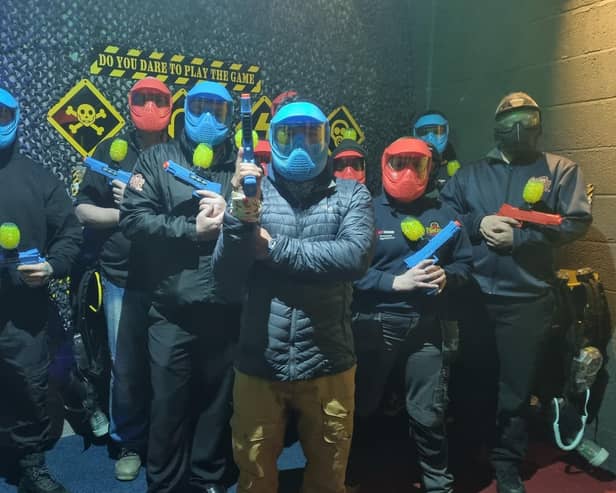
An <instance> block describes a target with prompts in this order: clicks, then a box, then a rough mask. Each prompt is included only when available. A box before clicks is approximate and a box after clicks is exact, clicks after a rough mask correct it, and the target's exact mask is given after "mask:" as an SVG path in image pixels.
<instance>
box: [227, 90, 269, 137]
mask: <svg viewBox="0 0 616 493" xmlns="http://www.w3.org/2000/svg"><path fill="white" fill-rule="evenodd" d="M271 110H272V101H271V100H270V98H268V97H267V96H261V97H260V98H259V99H258V100H257V101H256V102H255V103H253V104H252V111H251V112H252V129H253V130H254V131H255V132H257V134H258V135H259V140H267V139H269V124H270V120H271V118H272V114H271ZM240 128H242V123H241V122H240V123H238V124H237V125H236V126H235V131H236V132H237V131H238V130H239V129H240Z"/></svg>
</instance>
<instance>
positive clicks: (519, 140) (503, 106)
mask: <svg viewBox="0 0 616 493" xmlns="http://www.w3.org/2000/svg"><path fill="white" fill-rule="evenodd" d="M541 131H542V128H541V111H540V109H539V106H538V105H537V103H536V102H535V101H534V100H533V99H532V98H531V97H530V96H528V95H527V94H525V93H513V94H509V95H508V96H505V98H503V100H502V101H501V102H500V103H499V105H498V107H497V109H496V114H495V118H494V140H495V141H496V145H497V146H498V148H499V149H500V150H501V151H503V152H504V153H505V154H507V155H509V156H511V157H512V158H518V157H525V156H528V155H532V154H534V153H536V152H537V144H538V141H539V136H540V135H541Z"/></svg>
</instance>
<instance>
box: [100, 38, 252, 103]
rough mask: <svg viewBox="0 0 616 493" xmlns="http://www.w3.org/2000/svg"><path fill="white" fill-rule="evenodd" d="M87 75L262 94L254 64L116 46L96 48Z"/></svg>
mask: <svg viewBox="0 0 616 493" xmlns="http://www.w3.org/2000/svg"><path fill="white" fill-rule="evenodd" d="M90 73H91V74H95V75H109V76H111V77H124V78H128V79H135V80H136V79H143V78H144V77H147V76H151V77H157V78H158V79H160V80H161V81H163V82H166V83H168V84H179V85H193V84H195V83H196V82H198V81H200V80H211V81H214V82H219V83H221V84H223V85H224V86H225V87H226V88H227V89H228V90H229V91H237V92H251V93H253V94H257V93H260V92H261V86H262V80H261V68H260V67H259V66H257V65H252V64H244V63H236V62H227V61H224V60H215V59H208V58H204V57H193V56H186V55H180V54H177V53H173V52H160V51H146V50H140V49H136V48H122V47H120V46H115V45H107V46H101V47H98V48H97V49H96V50H95V58H94V60H93V61H92V64H91V65H90Z"/></svg>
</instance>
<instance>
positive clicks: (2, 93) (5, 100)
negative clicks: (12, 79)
mask: <svg viewBox="0 0 616 493" xmlns="http://www.w3.org/2000/svg"><path fill="white" fill-rule="evenodd" d="M18 124H19V105H18V104H17V100H16V99H15V98H14V97H13V95H12V94H11V93H10V92H8V91H7V90H5V89H2V88H0V149H6V148H8V147H10V146H11V145H12V144H13V142H15V138H16V137H17V125H18Z"/></svg>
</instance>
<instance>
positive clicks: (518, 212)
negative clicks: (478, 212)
mask: <svg viewBox="0 0 616 493" xmlns="http://www.w3.org/2000/svg"><path fill="white" fill-rule="evenodd" d="M496 214H497V215H499V216H505V217H510V218H512V219H516V220H518V221H521V222H525V223H533V224H541V225H543V226H559V225H560V224H561V223H562V222H563V218H562V216H561V215H560V214H550V213H547V212H538V211H532V210H524V209H519V208H518V207H513V206H512V205H510V204H503V205H502V206H501V208H500V209H499V210H498V212H497V213H496Z"/></svg>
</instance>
